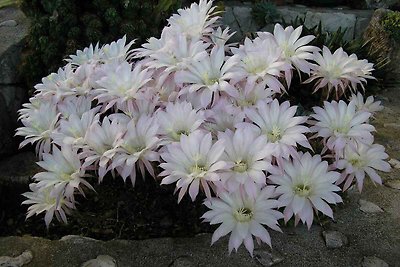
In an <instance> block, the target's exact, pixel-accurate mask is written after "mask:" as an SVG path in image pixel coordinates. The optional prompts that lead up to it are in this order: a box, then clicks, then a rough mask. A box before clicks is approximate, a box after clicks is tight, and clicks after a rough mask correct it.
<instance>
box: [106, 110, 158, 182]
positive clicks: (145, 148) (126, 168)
mask: <svg viewBox="0 0 400 267" xmlns="http://www.w3.org/2000/svg"><path fill="white" fill-rule="evenodd" d="M157 132H158V124H157V123H156V121H155V119H154V118H152V117H149V116H146V115H142V116H141V117H140V118H139V119H138V120H137V121H135V120H131V121H130V122H129V123H128V125H127V130H126V132H125V134H124V136H123V137H122V138H121V139H120V140H119V141H117V143H116V148H115V150H114V156H113V158H112V163H111V167H112V168H113V169H116V170H117V171H118V173H119V175H121V177H122V178H123V179H124V181H125V180H126V178H127V177H128V176H129V177H130V179H131V181H132V185H135V180H136V165H138V166H139V169H140V172H141V174H142V177H143V178H144V177H145V169H146V170H147V171H148V172H149V173H150V175H151V176H153V177H155V174H154V169H153V167H152V166H151V162H153V161H159V154H158V153H157V152H156V151H155V150H156V149H157V148H158V146H159V145H160V139H159V138H158V137H157Z"/></svg>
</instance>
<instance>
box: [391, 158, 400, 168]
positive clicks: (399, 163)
mask: <svg viewBox="0 0 400 267" xmlns="http://www.w3.org/2000/svg"><path fill="white" fill-rule="evenodd" d="M389 164H390V165H391V166H392V167H393V168H395V169H400V161H398V160H397V159H390V160H389Z"/></svg>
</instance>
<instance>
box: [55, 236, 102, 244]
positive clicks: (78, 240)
mask: <svg viewBox="0 0 400 267" xmlns="http://www.w3.org/2000/svg"><path fill="white" fill-rule="evenodd" d="M60 241H62V242H71V243H74V244H84V243H87V242H99V240H97V239H94V238H90V237H86V236H79V235H66V236H63V237H61V239H60Z"/></svg>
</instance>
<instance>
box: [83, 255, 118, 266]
mask: <svg viewBox="0 0 400 267" xmlns="http://www.w3.org/2000/svg"><path fill="white" fill-rule="evenodd" d="M116 266H117V261H116V260H115V259H114V258H113V257H111V256H108V255H99V256H97V258H95V259H92V260H88V261H86V262H84V263H83V264H82V265H81V267H116Z"/></svg>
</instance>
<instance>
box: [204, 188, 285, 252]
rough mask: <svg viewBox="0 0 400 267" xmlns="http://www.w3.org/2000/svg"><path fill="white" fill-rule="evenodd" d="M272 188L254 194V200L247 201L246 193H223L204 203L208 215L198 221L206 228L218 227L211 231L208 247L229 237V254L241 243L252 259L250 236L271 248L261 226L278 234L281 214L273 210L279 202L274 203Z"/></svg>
mask: <svg viewBox="0 0 400 267" xmlns="http://www.w3.org/2000/svg"><path fill="white" fill-rule="evenodd" d="M274 191H275V188H274V187H273V186H267V187H264V189H262V190H257V192H256V197H255V198H253V197H249V196H247V195H246V193H243V192H241V191H240V190H239V191H236V192H233V193H227V192H223V193H221V194H220V196H219V198H212V199H207V200H206V201H205V202H204V204H205V205H206V206H207V208H209V209H210V211H207V212H206V213H205V214H204V215H203V216H202V218H204V220H205V221H206V222H210V224H221V225H220V226H219V227H218V228H217V230H215V232H214V234H213V236H212V241H211V244H213V243H215V242H216V241H217V240H218V239H219V238H221V237H222V236H225V235H227V234H229V233H231V235H230V238H229V252H232V250H233V249H235V250H236V251H237V250H238V248H239V247H240V245H241V244H242V243H244V245H245V247H246V249H247V250H248V251H249V252H250V254H251V255H253V250H254V243H253V236H255V237H256V239H257V241H258V242H259V243H260V240H261V241H263V242H264V243H267V244H268V245H270V246H271V237H270V235H269V233H268V231H267V230H266V229H265V228H264V226H263V225H266V226H268V227H269V228H271V229H273V230H275V231H279V232H280V231H281V230H280V228H279V226H278V220H279V219H281V218H282V217H283V216H282V213H281V212H279V211H277V210H275V209H276V208H278V207H279V202H278V201H277V200H275V199H273V198H274V197H275V195H274Z"/></svg>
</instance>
